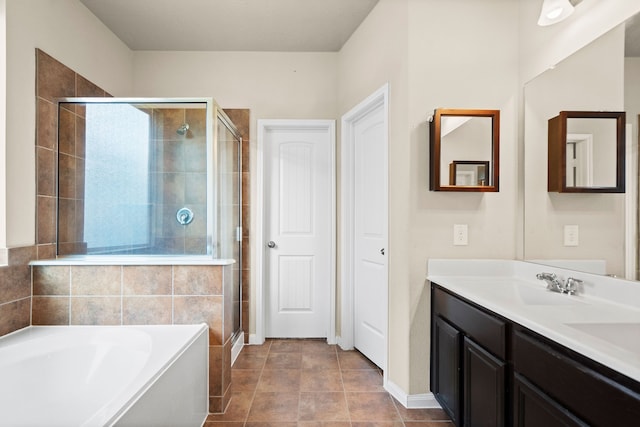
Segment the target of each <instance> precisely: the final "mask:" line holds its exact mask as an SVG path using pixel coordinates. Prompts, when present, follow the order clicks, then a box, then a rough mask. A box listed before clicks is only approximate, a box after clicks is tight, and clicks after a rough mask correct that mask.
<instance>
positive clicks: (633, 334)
mask: <svg viewBox="0 0 640 427" xmlns="http://www.w3.org/2000/svg"><path fill="white" fill-rule="evenodd" d="M428 269H429V270H428V271H429V274H428V276H427V278H428V280H430V281H432V282H435V283H437V284H438V285H441V286H442V287H444V288H446V289H448V290H450V291H452V292H454V293H456V294H458V295H460V296H461V297H464V298H466V299H468V300H470V301H473V302H475V303H476V304H478V305H480V306H483V307H485V308H487V309H488V310H491V311H493V312H494V313H497V314H499V315H501V316H503V317H505V318H507V319H510V320H512V321H514V322H516V323H518V324H520V325H522V326H524V327H526V328H529V329H531V330H532V331H534V332H537V333H539V334H540V335H543V336H546V337H547V338H549V339H551V340H553V341H556V342H557V343H559V344H562V345H564V346H565V347H568V348H570V349H572V350H574V351H576V352H578V353H580V354H583V355H584V356H587V357H589V358H590V359H593V360H595V361H597V362H600V363H601V364H603V365H606V366H608V367H610V368H611V369H614V370H616V371H618V372H620V373H622V374H624V375H626V376H628V377H630V378H633V379H635V380H636V381H640V284H639V283H636V282H630V281H626V280H622V279H615V278H610V277H603V276H598V275H594V274H589V273H580V272H576V271H571V270H564V269H561V268H553V267H547V266H542V265H538V264H534V263H528V262H523V261H512V260H505V261H502V260H429V266H428ZM543 271H544V272H553V273H556V274H557V275H558V276H559V277H560V278H562V279H566V278H567V277H574V278H577V279H581V280H583V282H584V283H583V286H582V287H581V289H580V291H579V294H578V295H575V296H574V295H565V294H559V293H555V292H551V291H548V290H547V289H546V283H545V282H543V281H540V280H537V279H536V278H535V275H536V273H540V272H543Z"/></svg>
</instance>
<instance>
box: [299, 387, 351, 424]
mask: <svg viewBox="0 0 640 427" xmlns="http://www.w3.org/2000/svg"><path fill="white" fill-rule="evenodd" d="M298 417H299V420H300V421H349V410H348V409H347V401H346V399H345V396H344V393H343V392H309V393H307V392H303V393H300V409H299V413H298Z"/></svg>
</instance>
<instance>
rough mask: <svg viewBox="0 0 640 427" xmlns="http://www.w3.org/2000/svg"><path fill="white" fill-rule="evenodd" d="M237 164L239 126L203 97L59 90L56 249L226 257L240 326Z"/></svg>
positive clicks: (84, 252) (64, 251)
mask: <svg viewBox="0 0 640 427" xmlns="http://www.w3.org/2000/svg"><path fill="white" fill-rule="evenodd" d="M240 163H241V138H240V136H239V133H238V132H237V130H236V128H235V126H234V125H233V123H232V122H231V120H230V119H229V118H228V117H227V116H226V114H225V113H224V111H222V109H221V108H220V107H219V106H218V105H217V104H216V103H215V102H214V101H213V99H211V98H189V99H139V98H64V99H60V100H59V101H58V187H57V188H58V191H57V195H58V200H57V209H58V210H57V213H58V214H57V216H58V221H57V224H58V227H57V250H58V256H59V257H60V256H71V255H74V256H78V255H83V256H87V255H88V256H93V255H96V256H104V255H111V256H114V255H117V256H132V255H135V256H143V255H144V256H156V255H171V256H194V255H199V256H207V257H211V258H215V259H234V260H235V261H236V263H235V264H234V266H235V267H234V269H233V276H234V277H233V283H234V286H233V287H234V292H233V294H234V295H233V296H234V316H233V317H234V328H235V329H234V330H236V331H240V330H241V324H240V319H241V318H242V316H241V306H242V304H241V301H240V295H241V292H240V290H241V289H242V285H241V276H242V275H241V274H240V272H241V268H242V259H241V254H242V250H241V249H242V248H241V244H242V239H241V237H242V229H241V218H242V214H241V206H242V200H241V189H242V184H241V179H242V173H241V170H242V168H241V164H240ZM225 280H228V278H225Z"/></svg>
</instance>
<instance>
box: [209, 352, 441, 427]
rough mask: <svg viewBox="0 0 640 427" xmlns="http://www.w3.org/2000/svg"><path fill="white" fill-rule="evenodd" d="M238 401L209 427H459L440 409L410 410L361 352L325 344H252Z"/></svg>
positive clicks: (240, 367) (239, 374)
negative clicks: (390, 390) (384, 383)
mask: <svg viewBox="0 0 640 427" xmlns="http://www.w3.org/2000/svg"><path fill="white" fill-rule="evenodd" d="M231 384H232V385H231V387H232V397H231V401H230V402H229V406H228V407H227V410H226V412H225V413H224V414H211V415H209V417H208V418H207V422H206V423H205V427H215V426H222V427H243V426H244V427H275V426H277V427H452V426H453V424H452V423H451V422H450V421H449V419H448V417H447V416H446V414H445V413H444V412H443V411H442V410H441V409H411V410H409V409H405V408H404V407H403V406H402V405H401V404H400V403H398V402H396V401H395V400H394V399H393V398H392V397H391V396H390V395H389V394H388V393H387V392H386V391H385V390H384V389H383V388H382V373H381V371H380V370H379V369H378V368H377V367H376V366H375V365H373V364H372V363H371V362H369V360H367V359H366V358H365V357H364V356H362V355H361V354H360V353H359V352H357V351H342V350H341V349H340V348H339V347H337V346H329V345H327V344H326V342H324V341H322V340H267V342H266V343H265V344H264V345H261V346H245V347H244V349H243V350H242V352H241V353H240V355H239V356H238V359H237V360H236V363H235V364H234V365H233V368H232V370H231Z"/></svg>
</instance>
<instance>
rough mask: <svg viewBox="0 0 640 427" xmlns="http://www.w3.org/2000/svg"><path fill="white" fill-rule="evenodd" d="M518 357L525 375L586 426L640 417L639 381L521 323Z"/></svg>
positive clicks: (514, 356) (516, 328)
mask: <svg viewBox="0 0 640 427" xmlns="http://www.w3.org/2000/svg"><path fill="white" fill-rule="evenodd" d="M512 360H513V369H514V372H515V373H516V374H517V375H519V376H520V378H526V379H527V380H528V381H529V383H531V384H533V385H535V386H536V387H537V388H538V389H540V390H541V391H542V392H543V393H544V394H546V395H547V396H548V397H549V399H548V401H553V402H555V403H556V404H557V406H559V407H561V408H564V409H566V411H567V412H568V413H570V414H572V415H573V416H574V417H575V418H576V419H580V420H583V421H584V423H586V424H585V425H592V426H610V425H635V424H637V423H638V420H640V384H639V383H638V382H637V381H634V380H632V379H630V378H628V377H625V376H623V375H621V374H619V373H617V372H615V371H613V370H612V369H609V368H607V367H606V366H603V365H600V364H598V363H596V362H594V361H593V360H590V359H588V358H586V357H584V356H582V355H580V354H578V353H576V352H573V351H572V350H570V349H568V348H566V347H563V346H561V345H560V344H557V343H555V342H553V341H551V340H549V339H547V338H545V337H543V336H540V335H538V334H536V333H534V332H532V331H530V330H528V329H526V328H523V327H522V326H519V325H515V326H514V329H513V353H512ZM515 403H516V406H517V405H518V404H519V402H518V401H516V402H515ZM562 425H565V424H562ZM567 425H574V424H567ZM575 425H581V424H575Z"/></svg>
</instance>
